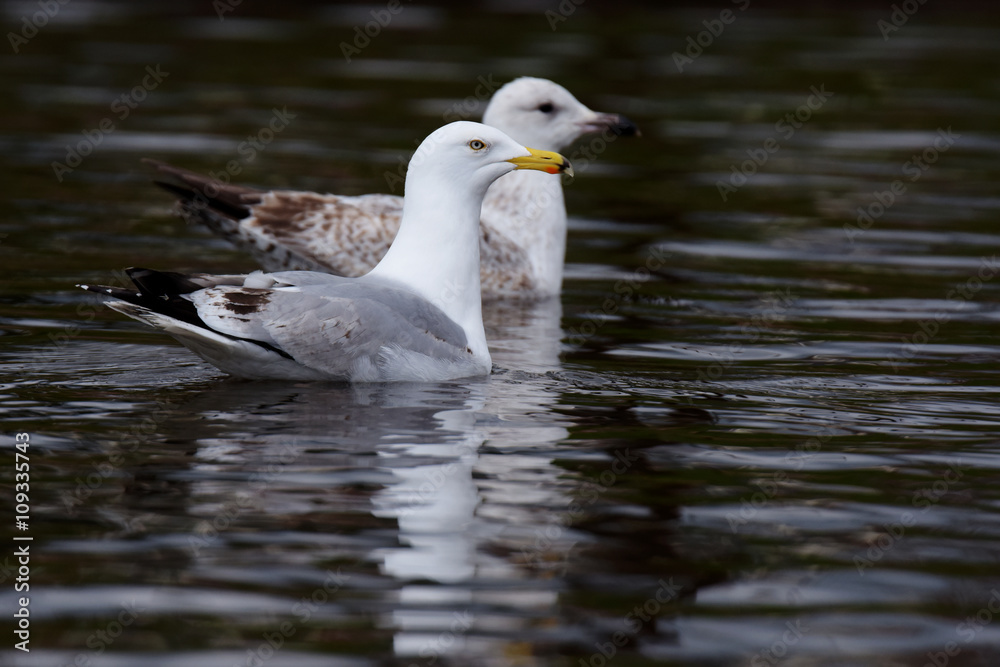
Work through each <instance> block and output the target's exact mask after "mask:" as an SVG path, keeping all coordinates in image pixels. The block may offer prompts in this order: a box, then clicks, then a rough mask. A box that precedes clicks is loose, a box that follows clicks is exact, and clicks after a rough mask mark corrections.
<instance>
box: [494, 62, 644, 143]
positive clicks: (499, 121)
mask: <svg viewBox="0 0 1000 667" xmlns="http://www.w3.org/2000/svg"><path fill="white" fill-rule="evenodd" d="M483 122H484V123H486V124H487V125H491V126H493V127H496V128H499V129H501V130H503V131H504V132H506V133H507V134H509V135H510V136H512V137H514V138H515V139H517V140H518V141H521V142H524V144H526V145H528V146H534V147H536V148H540V149H543V150H549V151H558V150H562V149H563V148H566V147H567V146H569V145H570V144H572V143H573V142H574V141H576V140H577V139H579V138H580V137H581V136H583V135H585V134H589V133H591V132H610V133H612V134H614V135H617V136H631V135H637V134H639V129H638V128H637V127H636V126H635V124H633V123H632V121H630V120H629V119H628V118H626V117H625V116H622V115H620V114H614V113H600V112H597V111H592V110H591V109H588V108H587V107H586V106H585V105H583V104H581V103H580V102H579V101H578V100H577V99H576V98H575V97H573V94H572V93H570V92H569V91H568V90H566V89H565V88H563V87H562V86H560V85H559V84H558V83H554V82H552V81H549V80H547V79H536V78H534V77H521V78H519V79H514V80H513V81H511V82H509V83H507V84H506V85H504V86H502V87H501V88H500V89H499V90H497V92H496V93H494V95H493V98H492V99H491V100H490V103H489V106H487V107H486V113H484V114H483Z"/></svg>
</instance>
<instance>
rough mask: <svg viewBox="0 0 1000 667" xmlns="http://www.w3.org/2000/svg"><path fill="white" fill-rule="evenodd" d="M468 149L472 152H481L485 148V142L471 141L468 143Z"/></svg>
mask: <svg viewBox="0 0 1000 667" xmlns="http://www.w3.org/2000/svg"><path fill="white" fill-rule="evenodd" d="M469 148H471V149H472V150H474V151H481V150H483V149H484V148H486V142H485V141H483V140H482V139H473V140H472V141H470V142H469Z"/></svg>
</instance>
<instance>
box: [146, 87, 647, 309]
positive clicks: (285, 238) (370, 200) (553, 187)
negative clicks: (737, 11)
mask: <svg viewBox="0 0 1000 667" xmlns="http://www.w3.org/2000/svg"><path fill="white" fill-rule="evenodd" d="M483 123H484V124H486V125H490V126H492V127H495V128H498V129H500V130H501V131H503V132H504V133H506V134H508V135H509V136H511V137H513V138H514V139H515V140H516V141H518V142H520V143H521V144H523V145H525V146H532V147H534V148H538V149H542V150H546V151H559V150H562V149H563V148H565V147H566V146H569V145H570V144H572V143H573V142H574V141H576V140H577V139H579V138H580V137H581V136H583V135H585V134H588V133H591V132H604V133H605V135H607V136H608V137H617V136H620V135H621V136H626V135H633V134H636V133H637V132H638V131H637V129H636V127H635V125H633V124H632V123H631V121H629V120H628V119H627V118H625V117H624V116H621V115H618V114H608V113H599V112H596V111H592V110H591V109H589V108H587V107H586V106H585V105H583V104H582V103H580V102H579V101H578V100H577V99H576V98H575V97H573V95H572V94H571V93H570V92H569V91H568V90H566V89H565V88H563V87H562V86H560V85H558V84H556V83H553V82H552V81H548V80H546V79H536V78H530V77H522V78H519V79H515V80H513V81H511V82H510V83H507V84H506V85H504V86H503V87H501V88H500V89H499V90H497V92H496V93H495V94H494V96H493V98H492V99H491V100H490V103H489V105H488V107H487V109H486V112H485V114H484V115H483ZM149 162H150V163H151V164H153V165H154V166H155V167H156V168H157V170H158V171H159V173H160V174H161V175H162V176H166V177H168V179H169V182H161V183H160V185H162V186H163V187H164V188H166V189H167V190H169V191H170V192H172V193H174V194H175V195H177V197H178V200H179V208H180V211H181V214H182V215H183V216H184V217H185V218H186V219H187V220H189V221H192V222H197V223H200V224H204V225H205V226H207V227H208V228H209V229H211V230H212V231H214V232H215V233H217V234H219V235H220V236H223V237H225V238H227V239H229V240H230V241H231V242H232V243H234V244H235V245H236V246H238V247H240V248H243V249H245V250H247V251H249V252H250V253H251V254H252V255H253V257H254V258H255V259H256V261H257V262H258V263H259V264H260V265H261V266H262V267H264V268H265V269H266V270H270V271H281V270H312V271H323V272H328V273H332V274H335V275H341V276H360V275H363V274H365V273H367V272H368V271H369V270H370V269H371V268H372V267H373V266H375V264H376V263H378V261H379V260H380V259H381V258H382V257H383V256H384V255H385V253H386V251H387V250H388V248H389V246H390V245H391V243H392V242H393V239H394V238H395V237H396V234H397V231H398V230H399V226H400V220H401V219H402V214H403V209H404V199H403V198H402V197H399V196H395V195H389V194H370V195H362V196H355V197H352V196H341V195H334V194H318V193H314V192H301V191H292V190H273V191H266V192H265V191H260V190H254V189H251V188H246V187H242V186H236V185H223V184H221V183H219V182H216V181H213V180H212V179H210V178H207V177H205V176H201V175H198V174H195V173H193V172H190V171H187V170H183V169H179V168H176V167H172V166H170V165H167V164H164V163H162V162H156V161H152V160H150V161H149ZM533 176H534V175H533V174H527V173H523V172H513V173H509V174H506V175H504V176H501V177H500V178H499V179H498V180H497V181H496V182H495V183H494V184H493V185H492V186H491V187H490V188H489V190H488V192H487V193H486V197H485V201H484V202H483V206H482V211H481V225H480V228H479V246H480V255H481V286H482V292H483V297H484V298H486V299H496V298H530V299H536V298H544V297H549V296H554V295H556V294H558V293H559V292H560V290H561V287H562V273H563V263H564V259H565V254H566V205H565V202H564V200H563V191H562V184H561V182H560V179H541V178H534V177H533ZM406 192H407V196H410V194H412V193H411V191H410V190H409V189H407V190H406Z"/></svg>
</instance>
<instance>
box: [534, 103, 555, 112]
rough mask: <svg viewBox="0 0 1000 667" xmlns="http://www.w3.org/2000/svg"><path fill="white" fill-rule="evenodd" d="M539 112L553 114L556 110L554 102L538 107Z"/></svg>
mask: <svg viewBox="0 0 1000 667" xmlns="http://www.w3.org/2000/svg"><path fill="white" fill-rule="evenodd" d="M538 110H539V111H541V112H542V113H552V112H553V111H555V110H556V107H555V105H554V104H552V102H543V103H541V104H539V105H538Z"/></svg>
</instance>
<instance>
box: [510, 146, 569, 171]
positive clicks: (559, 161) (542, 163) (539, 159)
mask: <svg viewBox="0 0 1000 667" xmlns="http://www.w3.org/2000/svg"><path fill="white" fill-rule="evenodd" d="M528 152H529V153H531V155H525V156H524V157H513V158H511V159H509V160H507V162H510V163H512V164H515V165H517V169H537V170H538V171H544V172H546V173H549V174H558V173H561V172H565V173H566V174H568V175H570V176H572V175H573V165H571V164H570V163H569V160H567V159H566V158H564V157H563V156H562V155H559V153H553V152H552V151H539V150H535V149H534V148H528Z"/></svg>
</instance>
